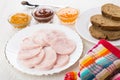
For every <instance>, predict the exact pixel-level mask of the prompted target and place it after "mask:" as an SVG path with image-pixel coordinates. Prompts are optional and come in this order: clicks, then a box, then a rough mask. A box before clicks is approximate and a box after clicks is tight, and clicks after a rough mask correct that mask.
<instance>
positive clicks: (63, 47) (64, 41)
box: [51, 37, 76, 55]
mask: <svg viewBox="0 0 120 80" xmlns="http://www.w3.org/2000/svg"><path fill="white" fill-rule="evenodd" d="M51 46H52V48H53V49H54V50H55V51H56V53H58V54H67V55H69V54H71V53H72V52H73V51H74V50H75V48H76V44H75V43H74V41H73V40H71V39H68V38H64V37H60V38H57V39H56V40H55V41H54V43H52V44H51Z"/></svg>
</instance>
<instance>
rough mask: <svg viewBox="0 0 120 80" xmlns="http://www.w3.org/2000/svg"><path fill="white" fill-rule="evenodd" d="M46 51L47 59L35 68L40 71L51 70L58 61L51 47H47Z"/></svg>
mask: <svg viewBox="0 0 120 80" xmlns="http://www.w3.org/2000/svg"><path fill="white" fill-rule="evenodd" d="M44 51H45V58H44V59H43V61H42V62H41V63H40V64H39V65H36V66H35V68H36V69H39V70H50V69H52V68H53V66H54V64H55V62H56V60H57V54H56V52H55V51H54V50H53V49H52V48H51V47H45V48H44Z"/></svg>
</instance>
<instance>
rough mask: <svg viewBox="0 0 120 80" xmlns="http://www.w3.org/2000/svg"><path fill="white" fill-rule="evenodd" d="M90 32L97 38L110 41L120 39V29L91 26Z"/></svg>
mask: <svg viewBox="0 0 120 80" xmlns="http://www.w3.org/2000/svg"><path fill="white" fill-rule="evenodd" d="M89 31H90V34H91V35H92V36H93V37H94V38H96V39H106V40H109V41H113V40H118V39H120V31H106V30H102V29H101V28H100V27H97V26H93V25H92V26H90V28H89Z"/></svg>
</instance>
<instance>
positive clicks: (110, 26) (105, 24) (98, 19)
mask: <svg viewBox="0 0 120 80" xmlns="http://www.w3.org/2000/svg"><path fill="white" fill-rule="evenodd" d="M90 21H91V23H92V24H93V25H94V26H98V27H100V28H101V29H103V30H111V31H113V30H115V31H116V30H120V21H115V20H111V19H109V18H106V17H104V16H102V15H101V14H96V15H93V16H92V17H91V18H90Z"/></svg>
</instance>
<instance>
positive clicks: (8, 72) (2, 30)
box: [0, 0, 120, 80]
mask: <svg viewBox="0 0 120 80" xmlns="http://www.w3.org/2000/svg"><path fill="white" fill-rule="evenodd" d="M21 1H22V0H0V80H63V79H64V76H65V73H66V72H68V71H79V69H78V61H77V62H76V63H75V64H74V65H73V66H71V67H70V68H68V69H66V70H64V71H62V72H60V73H56V74H53V75H48V76H32V75H28V74H24V73H22V72H19V71H18V70H16V69H14V68H13V67H12V66H11V65H10V64H9V63H8V62H7V60H6V58H5V53H4V48H5V45H6V43H7V41H8V40H9V39H10V37H11V36H12V35H13V34H15V33H16V32H17V31H16V30H14V29H13V28H12V26H11V25H10V24H9V23H8V21H7V20H8V17H9V15H10V14H12V13H14V12H17V11H28V13H29V12H30V11H29V10H27V9H26V8H25V7H23V6H22V5H21V4H20V2H21ZM28 1H30V2H32V3H36V4H37V3H39V4H47V2H46V1H50V0H28ZM51 1H52V0H51ZM54 1H55V0H54ZM56 1H57V0H56ZM64 1H65V0H64ZM67 1H72V2H70V4H64V3H61V5H60V4H59V5H58V6H60V7H61V6H62V4H63V5H66V6H71V7H74V8H77V9H79V10H80V14H82V13H83V12H84V11H86V10H87V9H90V8H92V7H96V6H101V5H102V4H105V3H107V2H114V3H116V4H118V5H120V0H67ZM57 4H58V3H57ZM50 5H52V4H50ZM62 7H63V6H62ZM53 24H60V23H59V22H57V21H56V22H55V23H53ZM71 28H74V25H73V26H72V27H71ZM82 40H83V45H84V50H83V54H85V53H86V52H87V51H88V50H89V49H90V48H91V47H92V46H93V45H94V44H92V43H90V42H88V41H87V40H84V39H82Z"/></svg>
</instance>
